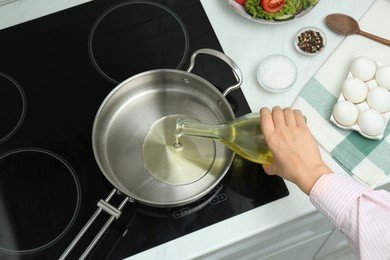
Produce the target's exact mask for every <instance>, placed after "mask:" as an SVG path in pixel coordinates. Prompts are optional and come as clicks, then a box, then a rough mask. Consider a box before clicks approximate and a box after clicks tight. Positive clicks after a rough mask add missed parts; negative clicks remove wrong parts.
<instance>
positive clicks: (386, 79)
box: [375, 65, 390, 90]
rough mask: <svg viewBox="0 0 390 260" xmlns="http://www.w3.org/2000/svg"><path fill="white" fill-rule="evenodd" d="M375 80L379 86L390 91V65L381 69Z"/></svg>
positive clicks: (377, 72)
mask: <svg viewBox="0 0 390 260" xmlns="http://www.w3.org/2000/svg"><path fill="white" fill-rule="evenodd" d="M375 80H376V82H377V83H378V85H379V86H381V87H384V88H386V89H388V90H390V65H384V66H381V67H379V69H378V70H377V71H376V74H375Z"/></svg>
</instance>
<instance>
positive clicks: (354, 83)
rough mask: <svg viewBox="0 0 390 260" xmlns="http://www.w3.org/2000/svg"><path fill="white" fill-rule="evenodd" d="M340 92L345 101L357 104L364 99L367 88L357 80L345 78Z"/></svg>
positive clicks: (362, 82)
mask: <svg viewBox="0 0 390 260" xmlns="http://www.w3.org/2000/svg"><path fill="white" fill-rule="evenodd" d="M341 92H342V93H343V96H344V97H345V99H346V100H349V101H351V102H352V103H355V104H357V103H361V102H363V101H364V100H365V99H366V97H367V92H368V88H367V85H366V83H364V81H362V80H361V79H359V78H347V79H346V80H344V82H343V85H342V87H341Z"/></svg>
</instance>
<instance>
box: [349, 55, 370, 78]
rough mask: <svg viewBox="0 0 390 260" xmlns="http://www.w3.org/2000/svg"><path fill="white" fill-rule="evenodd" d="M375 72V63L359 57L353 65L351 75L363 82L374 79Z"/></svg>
mask: <svg viewBox="0 0 390 260" xmlns="http://www.w3.org/2000/svg"><path fill="white" fill-rule="evenodd" d="M375 72H376V64H375V62H374V61H373V60H371V59H369V58H367V57H364V56H360V57H357V58H355V59H354V60H353V61H352V63H351V73H352V74H353V76H355V77H357V78H359V79H361V80H363V81H368V80H370V79H373V78H374V76H375Z"/></svg>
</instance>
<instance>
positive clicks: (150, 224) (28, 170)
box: [0, 0, 288, 259]
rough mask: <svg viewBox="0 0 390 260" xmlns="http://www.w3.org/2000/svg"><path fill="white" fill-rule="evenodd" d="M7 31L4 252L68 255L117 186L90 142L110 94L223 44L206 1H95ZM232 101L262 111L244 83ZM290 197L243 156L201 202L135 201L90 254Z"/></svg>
mask: <svg viewBox="0 0 390 260" xmlns="http://www.w3.org/2000/svg"><path fill="white" fill-rule="evenodd" d="M0 39H1V41H0V52H1V59H0V122H1V127H0V259H58V258H59V257H60V256H61V254H62V253H63V252H64V250H65V249H66V248H67V246H68V245H69V243H70V242H71V241H72V240H73V238H74V237H75V236H76V235H77V233H78V232H79V231H80V230H81V228H82V227H83V226H84V224H85V223H86V222H87V221H88V219H89V218H90V217H91V216H92V214H93V213H94V212H95V210H96V209H97V207H96V204H97V202H98V201H99V200H100V199H104V198H106V196H107V195H108V194H109V193H110V192H111V190H112V189H113V187H112V186H111V184H110V183H109V182H108V181H107V179H106V178H105V177H104V175H103V174H102V173H101V171H100V169H99V167H98V165H97V163H96V160H95V158H94V154H93V151H92V144H91V134H92V133H91V132H92V125H93V120H94V117H95V115H96V112H97V110H98V108H99V106H100V104H101V103H102V101H103V100H104V98H105V97H106V96H107V95H108V93H109V92H110V91H111V90H112V89H113V88H115V87H116V86H117V85H118V84H119V83H120V82H122V81H123V80H125V79H127V78H129V77H131V76H133V75H135V74H138V73H140V72H144V71H149V70H153V69H161V68H170V69H177V70H186V69H187V67H188V65H189V58H190V56H191V54H192V53H193V52H194V51H195V50H197V49H201V48H211V49H216V50H219V51H221V52H223V50H222V48H221V46H220V44H219V42H218V39H217V37H216V35H215V33H214V31H213V29H212V27H211V25H210V23H209V21H208V18H207V16H206V14H205V12H204V10H203V7H202V5H201V3H200V1H199V0H186V1H179V0H158V1H157V0H156V1H147V0H145V1H119V0H110V1H109V0H95V1H93V2H88V3H86V4H82V5H79V6H76V7H73V8H70V9H67V10H64V11H61V12H57V13H54V14H51V15H48V16H45V17H41V18H39V19H35V20H32V21H29V22H26V23H22V24H19V25H17V26H14V27H11V28H7V29H4V30H1V31H0ZM192 73H194V74H197V75H199V76H201V77H203V78H205V79H206V80H207V81H209V82H211V83H212V84H213V85H214V86H215V87H216V88H218V89H219V90H220V91H223V90H224V89H226V88H227V87H229V86H231V85H233V84H235V83H236V79H235V77H234V76H233V73H232V72H231V69H230V68H229V67H228V66H227V65H226V64H225V63H223V62H221V61H220V60H218V59H215V58H214V57H208V56H202V57H201V56H199V58H198V60H197V64H196V66H195V68H194V70H193V71H192ZM227 100H228V101H229V103H230V105H231V107H232V108H233V111H234V112H235V115H236V116H240V115H243V114H246V113H249V112H251V111H250V108H249V106H248V104H247V102H246V100H245V97H244V96H243V94H242V91H241V90H237V91H233V92H231V94H229V95H228V96H227ZM287 195H288V190H287V188H286V186H285V183H284V181H283V180H282V179H280V178H279V177H276V176H268V175H266V174H265V173H264V172H263V170H262V167H261V166H260V165H256V164H253V163H251V162H248V161H246V160H244V159H242V158H240V157H238V156H236V157H235V159H234V161H233V164H232V165H231V167H230V169H229V171H228V172H227V174H226V175H225V177H224V178H223V179H222V181H221V182H220V183H218V184H217V185H216V187H215V188H214V189H213V190H212V191H211V192H210V193H209V194H208V195H206V196H205V197H204V198H202V199H200V200H198V201H195V202H193V203H190V204H188V205H183V206H180V207H175V208H154V207H151V206H147V205H143V204H142V203H139V202H138V201H133V200H132V201H129V202H128V203H127V204H126V206H125V207H124V209H123V212H122V215H121V216H120V218H119V219H117V220H115V221H114V222H113V223H112V224H111V226H110V228H109V229H108V231H107V232H105V234H104V235H103V237H102V238H101V239H100V241H99V242H98V244H97V245H96V246H95V247H94V249H93V250H92V251H91V253H90V254H89V256H88V258H91V259H122V258H125V257H128V256H131V255H134V254H137V253H139V252H142V251H144V250H147V249H149V248H152V247H155V246H157V245H160V244H162V243H165V242H167V241H170V240H172V239H175V238H179V237H181V236H183V235H186V234H189V233H191V232H193V231H196V230H199V229H202V228H206V227H207V226H209V225H212V224H215V223H217V222H219V221H222V220H225V219H228V218H231V217H233V216H236V215H238V214H241V213H243V212H246V211H248V210H251V209H254V208H256V207H260V206H262V205H264V204H267V203H269V202H272V201H274V200H277V199H279V198H282V197H284V196H287ZM123 198H125V197H124V196H123V195H121V194H117V195H116V196H115V197H114V198H113V202H114V203H116V204H115V205H117V204H118V203H120V201H122V200H123ZM107 218H108V214H105V213H102V214H101V215H100V216H99V218H98V219H97V222H96V223H94V224H93V225H92V226H91V228H90V230H89V231H88V232H87V233H86V234H85V236H84V237H83V238H82V239H81V240H80V242H79V244H78V245H76V247H75V249H74V250H73V251H72V252H71V253H70V255H69V259H74V258H77V257H78V256H79V255H80V254H81V253H82V251H84V249H85V247H86V246H87V245H88V244H89V242H90V240H91V239H92V238H93V236H94V235H95V234H96V233H97V232H98V231H99V230H100V228H101V225H102V224H103V223H104V222H105V221H106V220H107Z"/></svg>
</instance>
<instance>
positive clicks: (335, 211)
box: [310, 173, 371, 230]
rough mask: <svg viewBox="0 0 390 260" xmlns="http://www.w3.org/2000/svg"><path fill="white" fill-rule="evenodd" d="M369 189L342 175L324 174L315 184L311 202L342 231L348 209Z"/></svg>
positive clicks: (311, 193)
mask: <svg viewBox="0 0 390 260" xmlns="http://www.w3.org/2000/svg"><path fill="white" fill-rule="evenodd" d="M367 190H371V189H370V188H369V187H367V186H364V185H363V184H361V183H359V182H358V181H356V180H355V179H353V178H352V177H351V176H349V175H347V174H342V173H333V174H324V175H322V176H321V177H320V178H319V179H318V181H317V182H316V183H315V184H314V186H313V188H312V190H311V192H310V201H311V202H312V203H313V205H314V206H315V207H316V208H317V209H318V210H319V211H320V212H321V213H322V214H324V215H325V216H326V217H327V218H328V219H329V220H330V221H331V223H332V224H333V225H334V226H335V227H336V228H337V229H339V230H340V225H341V221H342V220H343V217H344V214H345V213H346V210H347V209H348V207H349V206H350V205H351V204H352V203H353V202H354V201H355V200H356V199H357V198H358V197H359V196H360V195H361V194H362V193H364V192H365V191H367Z"/></svg>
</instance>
